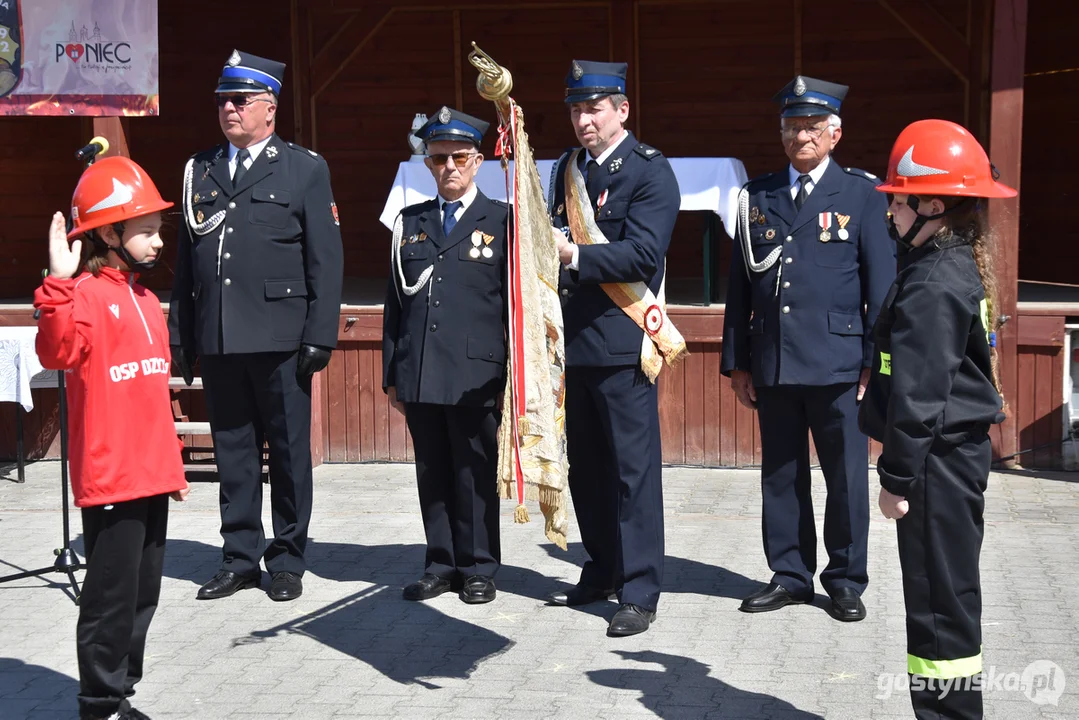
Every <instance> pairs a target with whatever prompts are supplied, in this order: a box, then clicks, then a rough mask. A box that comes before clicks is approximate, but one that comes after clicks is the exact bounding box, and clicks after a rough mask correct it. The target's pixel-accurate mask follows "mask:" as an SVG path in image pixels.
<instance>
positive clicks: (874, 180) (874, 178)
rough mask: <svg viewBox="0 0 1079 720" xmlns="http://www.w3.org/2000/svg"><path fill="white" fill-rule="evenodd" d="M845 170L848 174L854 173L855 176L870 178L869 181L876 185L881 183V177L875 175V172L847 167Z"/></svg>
mask: <svg viewBox="0 0 1079 720" xmlns="http://www.w3.org/2000/svg"><path fill="white" fill-rule="evenodd" d="M843 172H845V173H847V174H848V175H853V176H854V177H860V178H862V179H863V180H868V181H869V182H871V183H873V184H874V185H880V178H879V177H877V176H876V175H874V174H873V173H870V172H866V171H865V170H859V169H858V168H849V167H845V168H843Z"/></svg>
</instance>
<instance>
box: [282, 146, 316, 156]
mask: <svg viewBox="0 0 1079 720" xmlns="http://www.w3.org/2000/svg"><path fill="white" fill-rule="evenodd" d="M288 146H289V147H290V148H292V149H293V150H295V151H296V152H298V153H300V154H301V155H310V156H311V157H315V158H317V157H318V153H317V152H315V151H314V150H308V149H307V148H305V147H303V146H302V145H297V144H296V143H289V144H288Z"/></svg>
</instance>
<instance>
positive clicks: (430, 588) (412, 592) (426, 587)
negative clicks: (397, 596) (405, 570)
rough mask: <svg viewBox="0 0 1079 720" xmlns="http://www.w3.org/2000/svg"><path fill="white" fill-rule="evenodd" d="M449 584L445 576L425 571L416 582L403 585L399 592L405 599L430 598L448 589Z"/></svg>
mask: <svg viewBox="0 0 1079 720" xmlns="http://www.w3.org/2000/svg"><path fill="white" fill-rule="evenodd" d="M450 585H451V583H450V581H449V580H447V579H446V578H444V577H439V576H438V575H432V574H431V573H427V574H426V575H424V576H423V577H421V578H420V579H419V580H417V581H416V582H414V583H410V584H409V585H405V590H404V592H402V593H401V594H402V595H403V596H404V598H405V600H430V599H431V598H433V597H438V596H439V595H441V594H442V593H444V592H446V591H447V590H449V589H450Z"/></svg>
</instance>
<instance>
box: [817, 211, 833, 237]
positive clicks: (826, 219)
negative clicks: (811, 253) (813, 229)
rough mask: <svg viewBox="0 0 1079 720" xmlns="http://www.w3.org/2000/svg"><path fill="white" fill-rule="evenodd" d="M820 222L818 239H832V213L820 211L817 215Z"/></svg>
mask: <svg viewBox="0 0 1079 720" xmlns="http://www.w3.org/2000/svg"><path fill="white" fill-rule="evenodd" d="M817 218H818V220H819V222H820V241H821V242H828V241H829V240H831V239H832V233H831V227H832V213H830V212H822V213H820V214H819V215H817Z"/></svg>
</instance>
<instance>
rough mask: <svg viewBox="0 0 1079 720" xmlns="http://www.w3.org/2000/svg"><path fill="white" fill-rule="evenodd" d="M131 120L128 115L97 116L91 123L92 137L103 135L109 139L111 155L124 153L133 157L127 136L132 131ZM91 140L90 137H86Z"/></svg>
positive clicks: (109, 154) (125, 155)
mask: <svg viewBox="0 0 1079 720" xmlns="http://www.w3.org/2000/svg"><path fill="white" fill-rule="evenodd" d="M129 123H130V121H129V120H128V118H126V117H95V118H94V119H93V121H92V122H91V123H90V126H91V133H92V134H91V137H97V136H99V135H100V136H101V137H103V138H105V139H106V140H108V141H109V151H108V153H106V154H107V155H108V156H109V157H113V156H116V155H122V156H123V157H131V149H130V148H129V147H128V144H127V138H128V134H129V133H130V125H129ZM86 141H87V142H89V141H90V138H86Z"/></svg>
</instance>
